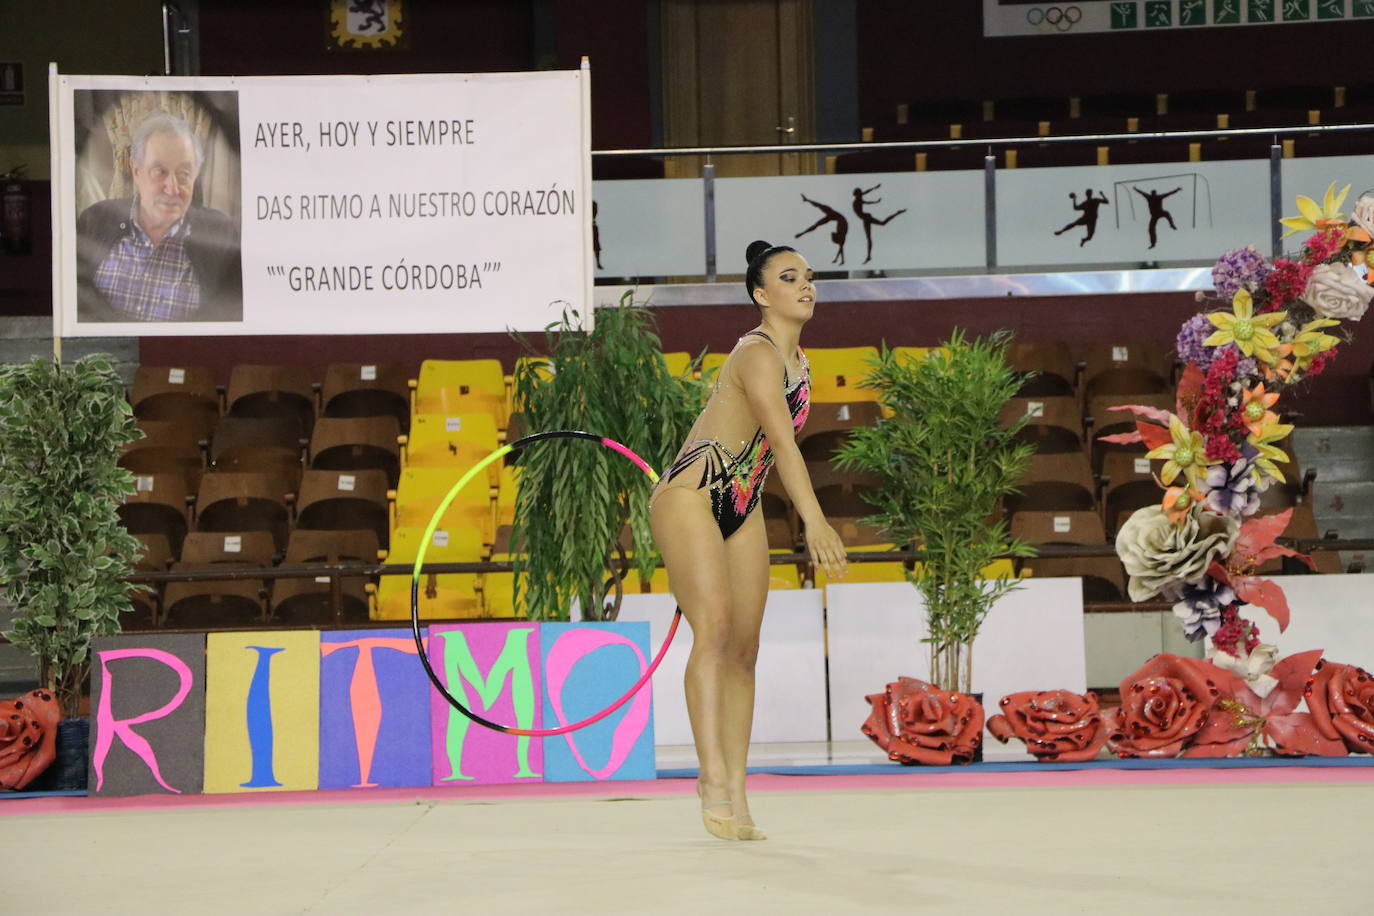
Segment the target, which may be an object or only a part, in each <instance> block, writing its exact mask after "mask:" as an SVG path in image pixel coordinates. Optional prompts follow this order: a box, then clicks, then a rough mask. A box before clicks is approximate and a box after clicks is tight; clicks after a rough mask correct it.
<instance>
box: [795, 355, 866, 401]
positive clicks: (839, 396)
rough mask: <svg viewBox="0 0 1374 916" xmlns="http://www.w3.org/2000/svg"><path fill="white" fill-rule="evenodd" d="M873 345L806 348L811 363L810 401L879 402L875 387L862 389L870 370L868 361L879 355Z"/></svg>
mask: <svg viewBox="0 0 1374 916" xmlns="http://www.w3.org/2000/svg"><path fill="white" fill-rule="evenodd" d="M877 355H878V351H877V349H875V348H874V347H812V348H811V349H809V350H807V351H806V358H807V359H808V360H809V361H810V363H811V400H813V401H818V402H824V403H831V404H845V403H850V404H852V403H854V402H856V401H876V400H877V399H878V394H877V392H876V391H873V390H872V389H866V388H860V387H858V386H859V382H861V381H862V380H863V378H864V376H866V375H867V374H868V373H869V371H870V366H869V361H870V360H872V359H874V358H875V357H877Z"/></svg>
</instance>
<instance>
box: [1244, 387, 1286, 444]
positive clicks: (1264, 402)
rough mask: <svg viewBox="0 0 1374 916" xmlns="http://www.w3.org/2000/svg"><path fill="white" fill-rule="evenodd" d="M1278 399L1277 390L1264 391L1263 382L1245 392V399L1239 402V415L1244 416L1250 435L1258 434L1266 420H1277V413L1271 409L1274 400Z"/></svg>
mask: <svg viewBox="0 0 1374 916" xmlns="http://www.w3.org/2000/svg"><path fill="white" fill-rule="evenodd" d="M1278 399H1279V393H1278V392H1277V391H1268V392H1267V391H1265V390H1264V382H1260V383H1259V384H1258V385H1256V386H1255V387H1254V388H1252V389H1250V390H1249V391H1247V392H1245V400H1244V401H1242V402H1241V405H1240V412H1241V416H1243V417H1244V418H1245V425H1246V426H1247V427H1248V428H1249V430H1250V434H1251V435H1252V436H1258V435H1259V434H1260V430H1261V429H1263V428H1264V424H1265V423H1266V422H1270V421H1272V422H1275V423H1277V422H1278V419H1279V417H1278V414H1276V413H1274V412H1273V411H1271V410H1270V409H1269V408H1271V407H1273V406H1274V404H1275V402H1277V401H1278Z"/></svg>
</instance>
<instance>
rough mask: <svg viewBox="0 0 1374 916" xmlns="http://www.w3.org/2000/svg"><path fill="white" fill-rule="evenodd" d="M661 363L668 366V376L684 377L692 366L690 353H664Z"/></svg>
mask: <svg viewBox="0 0 1374 916" xmlns="http://www.w3.org/2000/svg"><path fill="white" fill-rule="evenodd" d="M663 362H664V363H666V364H667V366H668V374H669V375H678V376H681V375H684V374H686V372H687V370H688V367H689V366H691V364H692V354H690V353H664V354H663Z"/></svg>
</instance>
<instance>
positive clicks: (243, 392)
mask: <svg viewBox="0 0 1374 916" xmlns="http://www.w3.org/2000/svg"><path fill="white" fill-rule="evenodd" d="M925 352H926V350H925V349H924V348H917V347H910V348H897V354H898V357H899V358H901V359H919V358H922V357H923V355H924V354H925ZM875 355H876V351H875V350H874V349H873V348H871V347H855V348H846V349H836V348H813V349H811V350H809V351H808V357H809V359H810V363H811V370H812V389H811V391H812V410H811V414H810V418H809V420H808V423H807V425H806V427H805V429H804V430H803V431H802V434H801V435H800V437H799V440H798V441H799V446H800V448H801V451H802V455H803V457H804V458H805V459H806V462H807V467H808V470H809V472H810V475H811V479H812V484H813V486H814V487H815V491H816V495H817V498H818V500H819V501H820V504H821V508H822V510H823V511H824V512H825V515H826V517H827V518H828V519H829V520H830V521H831V523H832V524H833V525H834V527H835V528H836V530H837V531H838V532H839V533H840V535H841V538H842V539H843V541H844V542H845V544H846V545H847V546H848V547H849V549H850V550H851V551H870V550H871V551H880V552H882V551H888V550H891V549H894V548H895V547H898V546H904V545H892V544H889V543H886V542H884V541H883V540H882V538H881V537H880V535H879V533H878V532H877V531H875V530H873V529H870V528H867V527H865V526H864V525H862V524H861V523H860V519H862V518H863V517H865V516H867V515H870V514H872V509H871V507H870V505H869V503H868V502H867V500H866V499H865V491H866V489H868V488H870V487H873V486H874V485H875V484H876V481H874V480H872V479H869V478H867V477H866V476H865V475H864V474H862V473H857V472H849V471H841V470H839V469H837V468H836V467H834V465H833V464H832V461H831V458H832V456H833V454H834V453H835V451H836V450H837V449H838V448H840V447H841V446H842V445H843V443H844V441H845V438H846V437H847V435H848V431H849V430H850V429H852V428H854V427H856V426H861V425H867V424H871V423H874V422H876V421H877V419H878V418H879V416H880V409H879V405H878V403H877V401H876V394H875V392H873V391H870V390H867V389H864V388H860V387H859V386H858V383H859V381H860V380H861V379H862V377H863V376H864V375H865V374H866V372H867V371H868V361H869V360H870V359H872V358H873V357H874V356H875ZM1011 358H1012V361H1013V365H1014V366H1015V367H1016V368H1017V369H1018V370H1020V371H1026V372H1032V371H1033V372H1034V373H1036V374H1035V375H1034V377H1033V378H1031V379H1030V380H1029V381H1027V382H1026V384H1025V385H1023V387H1022V389H1021V391H1020V392H1018V396H1017V397H1016V398H1014V399H1013V400H1012V401H1010V402H1008V404H1007V405H1006V407H1005V409H1004V414H1003V416H1004V420H1005V421H1006V422H1008V423H1010V422H1012V421H1013V420H1015V419H1016V418H1018V417H1020V416H1022V415H1029V416H1030V418H1031V420H1030V422H1029V423H1028V424H1027V425H1026V427H1025V428H1024V430H1023V432H1022V436H1023V437H1025V439H1026V440H1027V441H1030V442H1033V443H1034V444H1035V446H1036V449H1037V451H1036V455H1035V457H1034V458H1033V459H1032V465H1031V469H1030V472H1029V473H1028V474H1027V476H1026V478H1025V480H1024V481H1023V483H1022V486H1021V492H1020V493H1018V494H1016V495H1014V496H1012V497H1010V498H1009V499H1008V500H1007V501H1006V505H1005V507H1004V510H1005V512H1006V514H1007V516H1008V517H1009V519H1010V522H1011V527H1012V531H1013V533H1014V534H1016V535H1017V536H1019V537H1022V538H1024V539H1026V540H1029V541H1031V542H1034V543H1039V544H1080V545H1098V546H1102V545H1106V544H1107V543H1108V542H1109V538H1110V536H1111V535H1112V534H1113V533H1114V531H1115V530H1116V528H1117V527H1118V526H1119V524H1120V522H1121V521H1122V519H1124V518H1125V517H1126V516H1127V515H1129V513H1130V512H1131V511H1134V510H1135V509H1136V508H1138V507H1140V506H1142V505H1147V504H1150V503H1153V502H1155V501H1157V500H1158V499H1159V491H1158V488H1157V486H1156V484H1155V482H1154V480H1153V479H1152V470H1153V471H1157V470H1158V469H1157V468H1154V469H1152V468H1151V462H1150V461H1148V460H1147V459H1145V458H1144V457H1143V452H1142V451H1141V449H1140V448H1139V447H1138V446H1117V445H1110V444H1107V443H1102V442H1100V441H1097V437H1098V436H1100V435H1103V434H1105V433H1108V432H1112V431H1117V430H1118V429H1124V428H1127V427H1128V426H1129V423H1130V418H1129V415H1126V414H1121V413H1114V412H1111V411H1109V410H1108V409H1107V408H1108V407H1110V406H1114V405H1118V404H1122V403H1143V404H1152V405H1155V406H1159V407H1166V408H1169V407H1171V406H1172V404H1171V401H1172V394H1171V392H1172V390H1173V387H1172V386H1173V381H1174V376H1175V372H1176V367H1175V365H1174V363H1173V359H1172V356H1171V355H1170V354H1168V353H1161V352H1157V351H1152V350H1150V349H1149V348H1145V347H1140V346H1135V345H1117V346H1104V347H1093V348H1088V349H1085V350H1081V351H1071V350H1070V349H1069V348H1068V347H1066V346H1063V345H1054V344H1050V345H1040V344H1030V343H1021V344H1016V345H1015V346H1014V347H1013V349H1012V351H1011ZM724 359H725V355H724V354H706V356H705V358H704V359H703V360H702V362H701V364H700V365H695V364H692V363H691V362H690V360H689V357H688V355H687V354H686V353H669V354H665V360H666V362H667V365H668V366H669V368H670V369H671V371H673V372H674V373H676V374H684V373H692V374H695V375H703V374H705V375H707V376H709V374H711V373H713V372H714V371H716V370H717V369H718V368H719V366H720V365H721V364H722V363H723V361H724ZM510 389H511V380H510V378H509V377H508V376H505V375H504V374H503V372H502V367H501V365H500V363H498V362H497V361H495V360H470V361H439V360H427V361H425V362H424V363H423V364H421V366H420V367H419V371H418V373H415V372H413V371H412V368H411V367H408V366H404V365H359V364H336V365H331V366H330V367H329V368H328V370H327V371H326V373H325V378H324V381H323V382H322V383H320V384H314V383H312V382H311V381H310V379H309V377H308V372H307V371H306V370H304V369H303V368H302V367H298V366H237V367H235V369H234V370H233V372H232V374H231V377H230V380H229V384H228V385H227V386H225V387H224V388H222V389H221V388H219V387H217V386H216V385H215V383H214V380H213V378H212V374H211V373H210V372H209V371H208V370H206V369H203V368H196V367H143V368H141V369H139V370H138V373H137V376H136V378H135V381H134V385H133V388H132V390H131V392H130V402H131V404H132V405H133V409H134V412H135V415H136V417H137V418H138V424H139V426H140V428H142V429H143V431H144V433H145V436H146V437H145V438H143V439H140V440H137V441H135V442H133V443H130V444H129V446H128V447H127V448H126V449H125V451H124V453H123V455H122V456H121V459H120V460H121V464H122V465H123V466H124V467H127V468H128V469H129V470H131V471H132V472H133V473H134V476H135V492H134V493H133V494H132V495H131V496H130V497H129V498H128V499H127V500H126V502H125V503H124V505H122V506H121V507H120V514H121V517H122V518H123V520H124V522H125V525H126V526H127V527H128V529H129V530H130V531H131V532H133V533H134V534H135V535H136V536H138V537H139V538H140V539H141V540H142V541H143V542H144V544H145V546H146V550H147V553H146V555H145V557H144V558H143V561H142V562H141V564H140V570H142V571H160V570H204V569H206V568H214V569H221V568H222V569H225V570H232V569H235V568H240V569H255V568H263V567H270V566H273V565H278V564H280V565H286V566H310V565H318V564H325V563H329V564H353V565H362V566H370V565H373V564H375V563H377V562H379V561H381V562H385V563H388V564H401V565H404V564H409V563H412V562H413V561H414V559H415V557H416V555H417V551H418V550H419V547H420V543H421V539H422V537H423V535H424V530H425V527H426V525H427V524H428V522H429V520H430V518H431V516H432V515H433V513H434V511H435V509H436V508H437V506H438V505H439V502H440V501H441V500H442V499H443V498H444V496H445V495H446V494H447V492H448V490H449V489H450V488H451V487H452V486H453V484H454V483H455V482H456V480H457V479H458V477H459V476H461V474H462V473H463V472H464V471H465V470H466V469H467V468H469V467H471V466H472V465H473V464H474V463H475V462H476V461H477V460H479V459H480V458H482V457H484V456H486V455H487V454H489V453H490V452H491V451H493V450H494V449H495V448H497V447H498V444H499V443H500V442H502V441H505V440H506V438H507V437H508V435H509V433H508V429H509V428H510V427H511V425H512V423H513V420H512V416H511V404H510ZM517 471H518V469H517V468H516V467H514V466H510V465H505V466H501V465H492V466H491V467H490V468H489V473H488V474H487V476H486V477H485V478H484V479H480V478H479V479H478V480H477V481H475V482H473V483H472V484H470V485H469V486H468V487H466V488H465V489H464V490H463V491H462V492H460V493H459V494H458V495H457V497H456V498H455V500H454V502H453V504H452V505H451V506H450V508H449V510H448V511H447V512H446V514H445V515H444V517H443V519H442V521H441V523H440V525H439V528H438V530H436V532H435V533H434V535H433V536H432V540H431V543H430V545H429V548H428V551H427V557H426V559H427V561H429V562H433V563H445V562H477V561H497V562H502V561H509V560H510V559H511V558H512V553H511V552H512V550H513V549H516V548H514V547H513V546H512V545H511V543H510V536H509V532H510V525H511V523H512V521H513V517H514V508H515V494H516V474H517ZM1290 471H1291V469H1290ZM1289 479H1290V481H1294V483H1290V484H1288V485H1286V486H1281V487H1280V486H1276V487H1273V488H1271V490H1270V491H1269V492H1268V493H1266V495H1265V500H1266V505H1268V506H1270V507H1279V506H1285V505H1296V506H1298V510H1297V516H1296V521H1295V526H1294V529H1293V530H1292V531H1291V532H1290V533H1292V534H1293V535H1295V536H1300V537H1315V536H1316V530H1315V523H1314V522H1313V521H1312V518H1311V513H1310V512H1309V511H1306V507H1305V506H1303V505H1302V498H1303V495H1304V485H1303V484H1302V483H1301V481H1302V480H1303V477H1302V474H1301V472H1295V473H1290V474H1289ZM761 512H762V513H763V516H764V520H765V527H766V530H767V535H768V541H769V547H770V550H771V551H772V552H773V553H774V554H775V555H782V556H786V557H789V558H792V560H793V562H791V563H786V562H783V563H775V564H774V565H773V567H772V583H771V587H773V588H799V587H804V586H805V585H806V584H808V583H810V584H814V585H815V586H816V587H824V586H825V585H826V584H827V581H828V580H827V579H826V577H825V574H824V572H823V571H821V570H818V569H812V568H811V566H810V564H809V562H808V554H807V553H806V550H805V544H804V536H805V535H804V531H803V530H802V526H801V525H800V523H799V520H798V518H797V515H796V513H795V511H794V510H793V508H792V506H791V504H790V501H789V500H788V498H787V494H786V492H785V490H784V489H783V487H782V484H781V481H780V479H779V478H778V475H770V477H769V480H768V484H767V487H766V489H765V492H764V495H763V498H762V502H761ZM623 546H624V547H626V548H627V549H628V547H629V540H628V537H626V538H624V539H623ZM1010 569H1011V567H1010V561H999V564H998V566H997V567H995V568H993V569H989V570H988V572H989V574H990V575H994V574H999V573H1004V572H1007V571H1009V570H1010ZM1021 574H1022V575H1037V576H1047V575H1055V576H1058V575H1078V576H1083V577H1084V579H1085V597H1086V598H1088V599H1089V600H1116V599H1119V598H1120V597H1121V596H1122V594H1123V586H1124V581H1123V575H1122V570H1121V567H1120V564H1119V563H1118V562H1117V561H1116V559H1115V558H1114V557H1110V556H1103V557H1094V558H1082V559H1066V558H1057V559H1051V558H1045V559H1037V560H1032V561H1026V562H1025V563H1024V565H1023V568H1022V569H1021ZM904 575H905V571H904V569H903V565H902V563H901V562H899V561H896V560H894V561H891V562H888V561H882V562H863V563H854V564H851V566H850V574H849V576H848V578H847V580H846V581H851V582H852V581H901V580H902V579H903V578H904ZM341 581H342V606H343V610H344V619H345V620H354V621H357V620H366V619H369V618H370V619H403V618H406V617H408V615H409V600H410V579H409V577H408V576H397V575H387V576H380V577H376V578H373V579H369V578H368V577H366V576H363V575H359V576H354V577H347V578H343V579H342V580H341ZM423 586H424V587H423V589H422V594H421V598H420V602H421V613H422V614H423V615H424V616H426V617H430V618H461V617H509V616H512V615H514V614H515V608H514V606H513V601H512V574H511V573H510V572H485V573H446V574H440V575H432V576H427V577H426V578H425V579H424V581H423ZM624 588H625V590H626V591H628V592H666V591H667V590H668V583H667V576H666V574H665V572H664V571H663V570H662V569H661V568H660V569H659V570H658V571H657V572H656V573H655V575H654V576H653V577H652V578H651V579H650V580H649V581H647V582H642V581H640V579H639V577H638V576H637V575H636V574H635V573H633V572H630V573H629V574H628V575H627V576H626V579H625V582H624ZM331 602H332V597H331V583H330V578H329V576H324V575H322V576H319V577H306V578H278V579H271V580H264V579H261V578H248V579H224V580H215V581H195V582H172V583H167V584H165V586H164V587H163V588H162V589H161V590H160V591H159V592H157V593H155V594H153V595H147V596H138V597H137V600H136V619H135V620H134V621H131V622H130V624H129V625H130V626H173V627H213V626H231V625H243V626H250V625H258V624H262V623H268V622H275V623H282V624H293V625H303V624H312V623H322V622H326V621H329V620H332V619H333V617H332V610H331V609H332V603H331Z"/></svg>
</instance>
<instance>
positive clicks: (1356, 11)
mask: <svg viewBox="0 0 1374 916" xmlns="http://www.w3.org/2000/svg"><path fill="white" fill-rule="evenodd" d="M1350 3H1351V7H1350V13H1351V15H1353V16H1360V17H1363V16H1374V0H1350Z"/></svg>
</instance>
